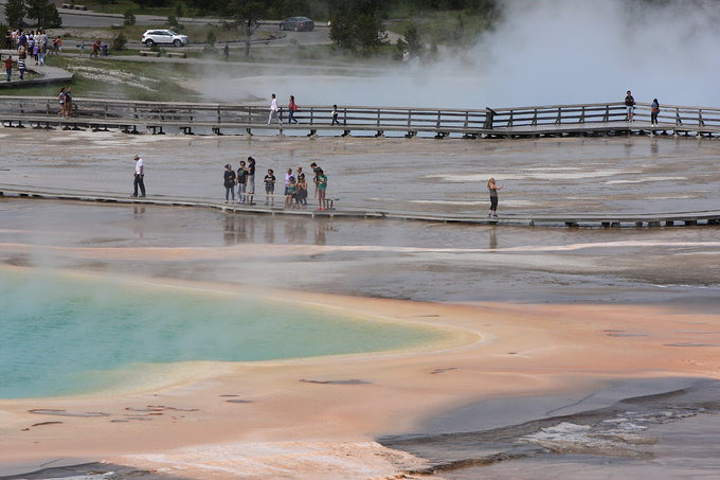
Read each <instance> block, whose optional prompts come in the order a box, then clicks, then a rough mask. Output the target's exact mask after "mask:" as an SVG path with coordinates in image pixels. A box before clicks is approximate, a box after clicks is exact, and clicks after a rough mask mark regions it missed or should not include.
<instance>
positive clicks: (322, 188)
mask: <svg viewBox="0 0 720 480" xmlns="http://www.w3.org/2000/svg"><path fill="white" fill-rule="evenodd" d="M317 182H318V183H317V188H318V203H319V204H320V208H319V210H327V203H326V202H325V193H326V190H327V176H326V175H325V173H320V175H318V177H317Z"/></svg>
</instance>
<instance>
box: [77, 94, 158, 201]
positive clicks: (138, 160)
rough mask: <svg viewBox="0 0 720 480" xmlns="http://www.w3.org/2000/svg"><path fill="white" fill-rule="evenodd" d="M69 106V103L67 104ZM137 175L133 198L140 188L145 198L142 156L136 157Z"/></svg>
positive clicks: (141, 194) (134, 178)
mask: <svg viewBox="0 0 720 480" xmlns="http://www.w3.org/2000/svg"><path fill="white" fill-rule="evenodd" d="M65 103H66V104H67V102H65ZM134 160H135V175H134V177H133V197H137V196H138V187H139V188H140V196H141V197H144V196H145V162H143V159H142V158H140V155H135V159H134Z"/></svg>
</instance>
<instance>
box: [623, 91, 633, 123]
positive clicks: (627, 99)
mask: <svg viewBox="0 0 720 480" xmlns="http://www.w3.org/2000/svg"><path fill="white" fill-rule="evenodd" d="M625 107H627V117H628V118H627V119H628V122H632V121H633V116H635V99H634V98H633V96H632V93H630V90H628V91H627V95H626V96H625Z"/></svg>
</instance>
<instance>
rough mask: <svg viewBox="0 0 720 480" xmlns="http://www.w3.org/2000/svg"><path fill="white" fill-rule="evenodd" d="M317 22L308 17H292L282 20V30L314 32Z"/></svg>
mask: <svg viewBox="0 0 720 480" xmlns="http://www.w3.org/2000/svg"><path fill="white" fill-rule="evenodd" d="M314 28H315V22H313V21H312V20H310V19H309V18H307V17H290V18H288V19H287V20H284V21H282V22H280V30H294V31H296V32H312V31H313V29H314Z"/></svg>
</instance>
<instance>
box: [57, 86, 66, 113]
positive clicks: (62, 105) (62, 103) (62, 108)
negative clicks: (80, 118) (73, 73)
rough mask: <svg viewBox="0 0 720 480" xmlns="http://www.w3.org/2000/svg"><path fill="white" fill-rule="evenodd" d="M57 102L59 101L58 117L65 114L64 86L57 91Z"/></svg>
mask: <svg viewBox="0 0 720 480" xmlns="http://www.w3.org/2000/svg"><path fill="white" fill-rule="evenodd" d="M58 102H60V111H59V112H58V117H62V116H65V87H62V88H61V89H60V93H58Z"/></svg>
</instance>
